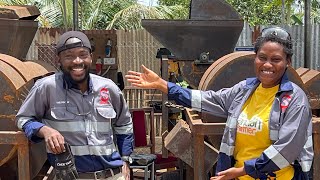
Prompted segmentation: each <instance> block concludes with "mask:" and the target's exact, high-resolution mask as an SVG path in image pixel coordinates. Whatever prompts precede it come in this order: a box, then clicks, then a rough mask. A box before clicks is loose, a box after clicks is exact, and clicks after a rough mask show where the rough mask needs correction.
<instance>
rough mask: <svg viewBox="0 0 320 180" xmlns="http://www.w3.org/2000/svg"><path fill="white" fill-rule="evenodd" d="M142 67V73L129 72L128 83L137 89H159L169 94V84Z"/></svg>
mask: <svg viewBox="0 0 320 180" xmlns="http://www.w3.org/2000/svg"><path fill="white" fill-rule="evenodd" d="M141 67H142V71H143V72H142V73H140V72H136V71H128V74H127V75H126V76H125V77H126V79H127V80H128V82H130V83H131V84H132V85H133V86H135V87H140V88H145V89H159V90H160V91H162V92H164V93H167V92H168V88H167V82H166V81H165V80H163V79H162V78H160V77H159V76H158V75H157V74H156V73H155V72H153V71H151V70H150V69H148V68H146V67H145V66H144V65H142V66H141Z"/></svg>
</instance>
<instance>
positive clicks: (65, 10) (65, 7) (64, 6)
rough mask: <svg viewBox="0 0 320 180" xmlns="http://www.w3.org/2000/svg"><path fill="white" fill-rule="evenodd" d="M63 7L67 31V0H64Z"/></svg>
mask: <svg viewBox="0 0 320 180" xmlns="http://www.w3.org/2000/svg"><path fill="white" fill-rule="evenodd" d="M62 9H63V24H64V28H65V31H67V30H68V25H67V6H66V0H63V1H62Z"/></svg>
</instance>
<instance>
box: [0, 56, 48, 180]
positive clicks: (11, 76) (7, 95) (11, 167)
mask: <svg viewBox="0 0 320 180" xmlns="http://www.w3.org/2000/svg"><path fill="white" fill-rule="evenodd" d="M47 73H48V71H47V70H46V69H45V68H44V67H42V66H41V65H39V64H37V63H34V62H25V63H24V62H22V61H20V60H18V59H16V58H14V57H12V56H8V55H5V54H0V84H1V86H0V94H1V99H0V131H18V129H17V127H16V125H15V121H14V120H15V115H16V113H17V111H18V110H19V108H20V106H21V104H22V102H23V100H24V99H25V97H26V96H27V94H28V92H29V89H30V88H31V87H32V85H33V83H34V78H36V77H40V76H44V75H46V74H47ZM0 139H1V137H0ZM1 141H4V139H1ZM43 145H44V144H43V143H41V144H36V145H32V148H31V149H30V156H31V158H30V159H31V161H32V160H34V161H32V162H33V163H32V165H31V168H32V170H31V174H34V175H35V173H37V172H36V171H39V170H40V168H41V167H42V165H43V163H44V161H45V160H46V152H45V147H44V146H43ZM36 146H37V147H39V146H42V147H40V148H36ZM0 149H1V151H0V179H1V178H3V179H6V177H7V176H10V177H11V176H14V175H15V174H16V173H17V169H16V168H17V158H16V154H17V145H9V144H1V145H0ZM32 154H33V155H34V156H32ZM3 176H4V177H3Z"/></svg>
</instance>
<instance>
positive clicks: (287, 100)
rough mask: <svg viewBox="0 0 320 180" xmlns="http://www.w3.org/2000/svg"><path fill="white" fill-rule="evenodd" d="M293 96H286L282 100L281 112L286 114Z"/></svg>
mask: <svg viewBox="0 0 320 180" xmlns="http://www.w3.org/2000/svg"><path fill="white" fill-rule="evenodd" d="M291 99H292V98H291V96H290V95H284V96H283V97H282V99H281V104H280V107H281V111H282V112H285V111H286V109H287V108H288V105H289V103H290V101H291Z"/></svg>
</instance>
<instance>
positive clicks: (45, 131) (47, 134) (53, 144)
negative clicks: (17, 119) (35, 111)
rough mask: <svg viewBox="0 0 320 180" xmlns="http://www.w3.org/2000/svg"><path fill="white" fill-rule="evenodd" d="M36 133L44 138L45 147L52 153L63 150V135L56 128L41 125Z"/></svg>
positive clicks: (58, 152)
mask: <svg viewBox="0 0 320 180" xmlns="http://www.w3.org/2000/svg"><path fill="white" fill-rule="evenodd" d="M37 135H38V136H39V137H43V138H44V139H45V142H46V146H47V148H48V149H49V150H51V152H53V153H54V154H60V153H62V152H64V151H65V148H64V143H65V142H64V137H63V136H62V135H61V134H60V133H59V132H58V131H57V130H55V129H53V128H50V127H48V126H43V127H42V128H40V130H39V132H38V134H37Z"/></svg>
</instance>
